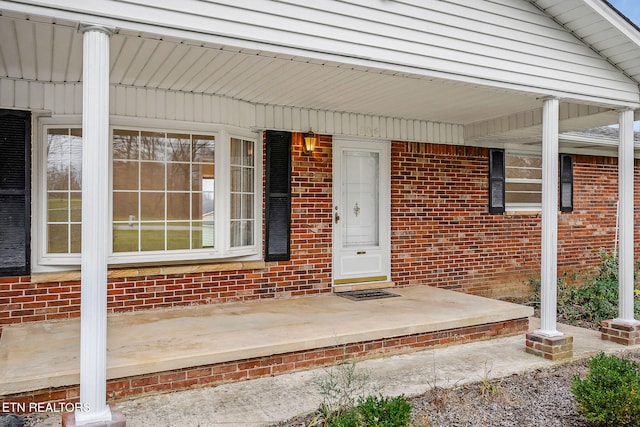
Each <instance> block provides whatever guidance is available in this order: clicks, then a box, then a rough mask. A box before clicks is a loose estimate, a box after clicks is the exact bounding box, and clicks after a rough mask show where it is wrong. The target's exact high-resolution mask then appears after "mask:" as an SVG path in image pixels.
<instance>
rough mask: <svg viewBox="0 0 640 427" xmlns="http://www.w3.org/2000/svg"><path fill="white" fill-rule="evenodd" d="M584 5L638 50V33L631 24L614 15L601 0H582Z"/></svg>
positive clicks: (616, 14) (639, 45) (639, 40)
mask: <svg viewBox="0 0 640 427" xmlns="http://www.w3.org/2000/svg"><path fill="white" fill-rule="evenodd" d="M582 1H584V3H585V4H586V5H587V6H589V7H590V8H591V9H593V10H594V11H595V12H596V13H597V14H598V15H600V16H601V17H602V18H604V19H605V20H606V21H607V22H609V23H610V24H611V25H613V26H614V27H615V28H616V29H617V30H618V31H620V32H621V33H622V34H624V36H625V37H627V38H628V39H629V40H631V41H632V42H633V43H635V44H636V45H637V46H638V48H640V31H638V29H637V28H635V27H634V26H633V25H632V24H630V23H629V22H627V20H626V19H624V18H623V17H622V16H620V15H619V14H618V13H616V11H615V10H613V9H612V8H611V7H609V6H608V5H607V4H605V2H603V1H602V0H582Z"/></svg>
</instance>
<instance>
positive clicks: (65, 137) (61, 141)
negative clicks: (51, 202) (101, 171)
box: [47, 129, 82, 190]
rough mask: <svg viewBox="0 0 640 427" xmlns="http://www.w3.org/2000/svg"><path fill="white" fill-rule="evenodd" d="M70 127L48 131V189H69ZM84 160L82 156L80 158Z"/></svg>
mask: <svg viewBox="0 0 640 427" xmlns="http://www.w3.org/2000/svg"><path fill="white" fill-rule="evenodd" d="M70 153H71V147H70V136H69V129H49V130H48V131H47V189H48V190H67V189H69V163H70V155H71V154H70ZM80 160H81V161H82V158H81V159H80Z"/></svg>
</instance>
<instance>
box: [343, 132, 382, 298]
mask: <svg viewBox="0 0 640 427" xmlns="http://www.w3.org/2000/svg"><path fill="white" fill-rule="evenodd" d="M390 148H391V144H390V143H389V142H376V141H359V140H342V139H337V140H336V139H334V142H333V284H334V286H341V285H354V284H361V283H375V282H388V281H390V280H391V277H390V275H391V245H390V229H391V225H390V219H389V217H390Z"/></svg>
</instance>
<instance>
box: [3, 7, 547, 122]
mask: <svg viewBox="0 0 640 427" xmlns="http://www.w3.org/2000/svg"><path fill="white" fill-rule="evenodd" d="M110 47H111V77H110V81H111V84H112V85H120V86H127V87H139V88H146V89H156V88H157V89H163V90H169V91H176V92H187V93H204V94H215V95H219V96H224V97H228V98H232V99H238V100H242V101H246V102H250V103H254V104H268V105H280V106H288V107H300V108H306V109H311V110H326V111H338V112H352V113H358V114H371V115H379V116H386V117H398V118H404V119H412V120H428V121H434V122H445V123H455V124H467V123H472V122H478V121H482V120H485V119H488V118H491V117H496V116H501V115H505V114H510V113H512V112H513V111H524V110H529V109H534V108H538V107H539V106H540V104H541V101H540V100H539V99H537V98H536V96H535V95H534V94H530V93H523V92H515V91H508V90H498V89H495V88H486V87H481V86H477V85H472V84H468V83H467V84H463V83H459V82H454V81H451V80H444V79H435V78H428V77H425V76H421V75H416V74H410V73H402V72H392V71H388V70H380V69H376V68H366V67H358V66H353V65H348V64H343V63H339V62H331V61H323V60H318V59H312V58H304V57H298V56H291V55H284V54H275V53H270V52H265V51H258V50H249V49H238V48H233V47H228V46H222V45H216V44H207V43H201V42H195V41H190V40H184V39H176V38H172V37H161V36H159V35H155V34H148V33H140V32H133V31H124V30H121V31H119V32H118V33H117V34H115V35H113V36H112V40H111V46H110ZM0 53H1V54H0V78H2V77H4V78H9V79H16V80H21V79H26V80H33V81H44V82H54V83H74V82H80V81H81V77H82V35H81V34H80V33H79V32H78V31H77V23H74V22H69V21H63V20H59V19H56V20H53V19H49V18H40V17H34V16H27V15H20V14H17V13H6V12H5V13H3V14H2V16H0Z"/></svg>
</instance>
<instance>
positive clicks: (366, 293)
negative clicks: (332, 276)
mask: <svg viewBox="0 0 640 427" xmlns="http://www.w3.org/2000/svg"><path fill="white" fill-rule="evenodd" d="M336 295H338V296H341V297H343V298H347V299H350V300H352V301H366V300H370V299H380V298H393V297H399V296H400V295H398V294H394V293H393V292H389V291H385V290H384V289H361V290H359V291H346V292H336Z"/></svg>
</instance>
